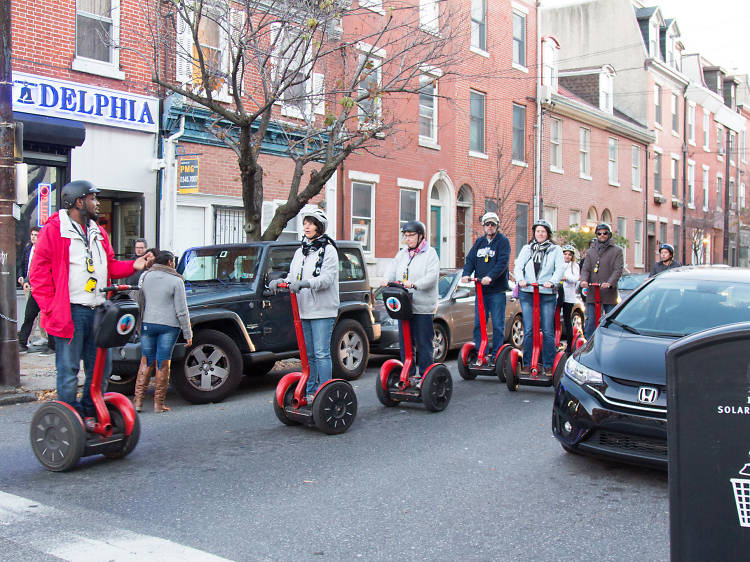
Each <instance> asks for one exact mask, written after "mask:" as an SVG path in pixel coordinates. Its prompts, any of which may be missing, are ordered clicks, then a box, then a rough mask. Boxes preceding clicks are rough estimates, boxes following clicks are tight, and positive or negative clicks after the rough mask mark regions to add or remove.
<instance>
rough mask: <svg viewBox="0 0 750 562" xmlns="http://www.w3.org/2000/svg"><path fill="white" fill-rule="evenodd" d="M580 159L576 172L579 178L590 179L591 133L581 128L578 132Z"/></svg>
mask: <svg viewBox="0 0 750 562" xmlns="http://www.w3.org/2000/svg"><path fill="white" fill-rule="evenodd" d="M579 145H580V148H579V150H580V157H579V162H578V172H579V174H580V175H581V177H584V178H588V179H591V159H590V158H589V153H590V151H591V131H590V130H589V129H586V128H585V127H581V129H580V132H579Z"/></svg>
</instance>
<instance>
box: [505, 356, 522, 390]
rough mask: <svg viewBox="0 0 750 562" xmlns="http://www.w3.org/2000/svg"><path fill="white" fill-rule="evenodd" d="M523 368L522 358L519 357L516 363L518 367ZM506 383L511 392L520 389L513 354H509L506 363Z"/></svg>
mask: <svg viewBox="0 0 750 562" xmlns="http://www.w3.org/2000/svg"><path fill="white" fill-rule="evenodd" d="M520 368H521V358H520V357H519V358H518V363H516V369H520ZM505 385H506V386H507V387H508V390H510V391H511V392H515V391H516V390H518V378H517V377H516V371H515V370H514V369H513V363H512V362H511V356H510V355H508V360H507V362H506V364H505Z"/></svg>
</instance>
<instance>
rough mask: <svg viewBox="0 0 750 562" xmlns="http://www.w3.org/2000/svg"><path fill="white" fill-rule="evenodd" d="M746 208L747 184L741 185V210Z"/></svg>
mask: <svg viewBox="0 0 750 562" xmlns="http://www.w3.org/2000/svg"><path fill="white" fill-rule="evenodd" d="M744 208H745V184H744V183H741V184H740V210H742V209H744Z"/></svg>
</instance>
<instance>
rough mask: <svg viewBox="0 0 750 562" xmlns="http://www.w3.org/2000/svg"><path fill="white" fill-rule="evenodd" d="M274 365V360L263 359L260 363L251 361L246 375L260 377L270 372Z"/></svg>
mask: <svg viewBox="0 0 750 562" xmlns="http://www.w3.org/2000/svg"><path fill="white" fill-rule="evenodd" d="M275 365H276V361H263V362H262V363H253V364H252V365H251V366H250V370H249V371H248V375H250V376H253V377H262V376H264V375H267V374H268V373H270V372H271V369H273V368H274V366H275Z"/></svg>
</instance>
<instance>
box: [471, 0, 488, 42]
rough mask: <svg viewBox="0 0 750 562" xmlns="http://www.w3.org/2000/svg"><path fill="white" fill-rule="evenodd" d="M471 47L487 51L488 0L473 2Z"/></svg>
mask: <svg viewBox="0 0 750 562" xmlns="http://www.w3.org/2000/svg"><path fill="white" fill-rule="evenodd" d="M471 46H472V47H476V48H477V49H481V50H482V51H486V50H487V4H486V0H471Z"/></svg>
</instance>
